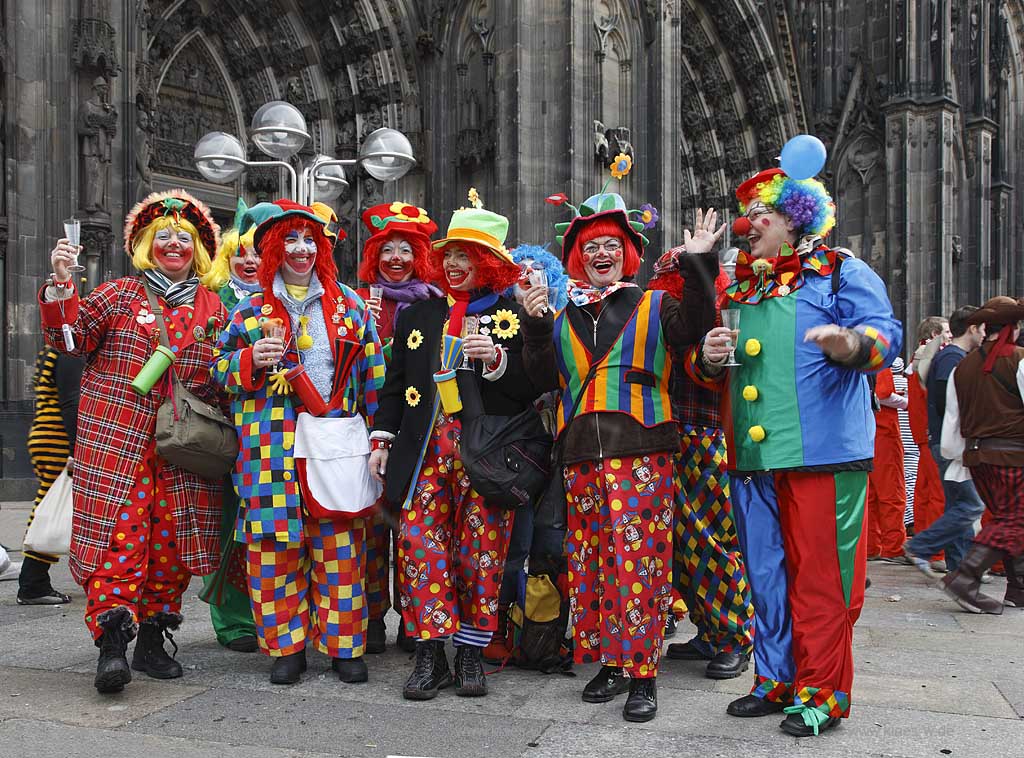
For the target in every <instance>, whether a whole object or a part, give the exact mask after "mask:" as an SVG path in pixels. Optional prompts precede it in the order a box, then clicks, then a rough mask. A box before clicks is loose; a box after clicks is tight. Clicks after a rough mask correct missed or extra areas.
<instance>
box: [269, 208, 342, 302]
mask: <svg viewBox="0 0 1024 758" xmlns="http://www.w3.org/2000/svg"><path fill="white" fill-rule="evenodd" d="M303 229H309V230H310V233H311V234H312V236H313V240H314V242H316V263H315V267H316V276H317V278H318V279H319V280H320V283H321V284H323V285H324V286H325V287H326V286H327V284H328V283H334V282H336V281H337V280H338V267H337V266H336V265H334V256H333V255H332V252H333V250H334V243H333V242H331V241H330V240H329V239H327V235H326V234H324V228H323V226H321V225H320V224H317V223H314V222H312V221H310V220H309V219H307V218H304V217H302V216H291V217H288V216H286V217H285V218H282V219H281V220H280V221H275V222H274V224H273V226H271V227H270V228H269V229H267V231H266V232H264V233H263V236H262V237H261V238H260V267H259V269H258V270H257V272H256V277H257V278H258V279H259V281H260V286H261V287H263V291H264V292H272V291H273V289H274V276H275V275H276V274H277V272H278V270H279V269H280V268H281V265H282V264H283V263H284V246H285V238H286V237H287V236H288V233H289V232H299V233H300V234H301V233H302V230H303Z"/></svg>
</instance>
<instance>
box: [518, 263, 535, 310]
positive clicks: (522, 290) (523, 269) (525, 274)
mask: <svg viewBox="0 0 1024 758" xmlns="http://www.w3.org/2000/svg"><path fill="white" fill-rule="evenodd" d="M532 268H533V259H532V258H523V259H522V260H521V261H519V280H518V281H517V282H516V285H515V289H514V290H513V294H514V295H515V298H516V302H517V303H519V304H520V305H522V304H523V298H524V297H526V291H527V290H528V289H530V271H531V270H532Z"/></svg>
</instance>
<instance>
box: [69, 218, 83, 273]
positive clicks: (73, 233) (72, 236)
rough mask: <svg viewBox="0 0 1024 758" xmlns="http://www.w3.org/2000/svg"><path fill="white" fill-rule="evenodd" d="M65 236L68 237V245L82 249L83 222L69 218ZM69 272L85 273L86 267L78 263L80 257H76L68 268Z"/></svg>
mask: <svg viewBox="0 0 1024 758" xmlns="http://www.w3.org/2000/svg"><path fill="white" fill-rule="evenodd" d="M64 236H65V237H67V240H68V243H69V244H71V245H74V246H75V247H81V244H82V222H81V221H79V220H78V219H77V218H69V219H67V220H65V221H64ZM68 271H70V272H72V273H75V274H77V273H79V272H81V271H85V266H83V265H82V264H81V263H79V262H78V255H77V254H76V255H75V261H74V263H72V264H71V265H70V266H68Z"/></svg>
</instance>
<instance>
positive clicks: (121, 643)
mask: <svg viewBox="0 0 1024 758" xmlns="http://www.w3.org/2000/svg"><path fill="white" fill-rule="evenodd" d="M96 620H97V622H98V623H99V625H100V627H102V629H103V634H102V635H100V637H99V639H97V640H96V647H98V648H99V649H100V658H99V660H98V661H97V662H96V679H95V680H94V682H93V684H94V685H95V687H96V689H97V690H98V691H99V692H101V693H103V694H108V693H111V692H120V691H121V690H123V689H124V686H125V685H126V684H128V682H130V681H131V680H132V671H131V669H130V668H128V659H127V658H126V657H125V654H126V653H127V652H128V643H129V642H131V641H132V639H133V638H134V637H135V633H136V631H138V628H139V627H138V624H136V623H135V620H134V619H133V618H132V613H131V611H129V610H128V609H127V608H124V607H118V608H111V609H110V610H109V611H104V612H103V613H101V614H100V615H99V617H98V618H97V619H96Z"/></svg>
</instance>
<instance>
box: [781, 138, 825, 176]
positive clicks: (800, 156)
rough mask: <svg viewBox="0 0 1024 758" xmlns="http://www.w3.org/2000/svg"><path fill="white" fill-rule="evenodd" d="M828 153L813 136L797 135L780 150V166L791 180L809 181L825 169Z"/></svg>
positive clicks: (822, 144) (821, 143)
mask: <svg viewBox="0 0 1024 758" xmlns="http://www.w3.org/2000/svg"><path fill="white" fill-rule="evenodd" d="M827 158H828V152H827V151H826V150H825V145H824V143H823V142H822V141H821V140H820V139H818V138H817V137H815V136H814V135H813V134H798V135H797V136H795V137H793V139H791V140H790V141H789V142H787V143H786V144H785V145H784V146H783V148H782V160H781V161H780V166H781V167H782V170H783V171H785V172H786V175H787V176H789V177H791V178H793V179H810V178H811V177H812V176H817V174H818V173H819V172H820V171H821V170H822V169H823V168H825V160H826V159H827Z"/></svg>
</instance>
